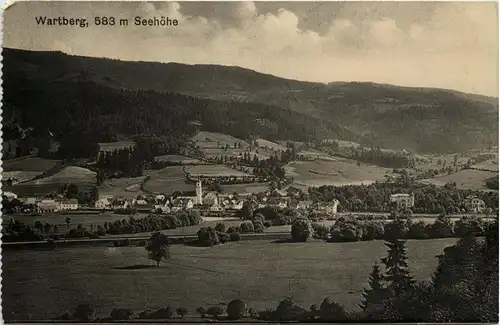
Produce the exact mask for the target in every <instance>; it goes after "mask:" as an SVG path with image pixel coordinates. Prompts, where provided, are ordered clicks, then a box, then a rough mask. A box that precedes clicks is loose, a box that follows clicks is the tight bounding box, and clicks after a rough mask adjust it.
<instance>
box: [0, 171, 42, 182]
mask: <svg viewBox="0 0 500 325" xmlns="http://www.w3.org/2000/svg"><path fill="white" fill-rule="evenodd" d="M42 173H43V172H39V171H38V172H37V171H20V170H17V171H10V172H2V179H7V178H11V179H13V180H15V182H27V181H31V180H32V179H33V178H35V177H36V176H38V175H41V174H42Z"/></svg>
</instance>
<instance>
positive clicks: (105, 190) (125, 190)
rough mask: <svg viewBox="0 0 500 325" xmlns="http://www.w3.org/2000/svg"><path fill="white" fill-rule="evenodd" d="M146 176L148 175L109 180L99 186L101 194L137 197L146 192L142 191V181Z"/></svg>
mask: <svg viewBox="0 0 500 325" xmlns="http://www.w3.org/2000/svg"><path fill="white" fill-rule="evenodd" d="M145 178H146V176H141V177H133V178H114V179H110V180H107V181H105V182H104V183H102V184H101V186H99V187H98V189H99V196H111V197H137V195H139V194H144V193H143V192H142V191H141V183H142V182H143V181H144V179H145Z"/></svg>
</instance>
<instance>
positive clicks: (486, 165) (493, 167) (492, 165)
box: [472, 160, 498, 172]
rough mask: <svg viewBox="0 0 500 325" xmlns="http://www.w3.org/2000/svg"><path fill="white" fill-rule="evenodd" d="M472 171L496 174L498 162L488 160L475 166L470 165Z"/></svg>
mask: <svg viewBox="0 0 500 325" xmlns="http://www.w3.org/2000/svg"><path fill="white" fill-rule="evenodd" d="M472 168H474V169H481V170H489V171H492V172H498V161H497V160H488V161H485V162H482V163H480V164H477V165H472Z"/></svg>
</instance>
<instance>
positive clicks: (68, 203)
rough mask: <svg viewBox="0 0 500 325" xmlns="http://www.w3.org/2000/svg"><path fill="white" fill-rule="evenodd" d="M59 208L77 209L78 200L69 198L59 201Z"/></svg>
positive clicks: (63, 209)
mask: <svg viewBox="0 0 500 325" xmlns="http://www.w3.org/2000/svg"><path fill="white" fill-rule="evenodd" d="M60 210H61V211H70V210H78V200H77V199H71V200H64V201H61V204H60Z"/></svg>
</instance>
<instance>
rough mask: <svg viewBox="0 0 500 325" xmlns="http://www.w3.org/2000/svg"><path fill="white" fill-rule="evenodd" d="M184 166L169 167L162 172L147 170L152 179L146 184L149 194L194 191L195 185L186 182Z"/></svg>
mask: <svg viewBox="0 0 500 325" xmlns="http://www.w3.org/2000/svg"><path fill="white" fill-rule="evenodd" d="M182 168H183V167H182V166H169V167H165V168H163V169H160V170H147V171H146V175H148V176H150V179H149V180H148V181H147V182H146V183H145V184H144V189H145V190H146V191H147V192H151V193H154V194H159V193H165V194H167V195H170V194H172V193H173V192H175V191H194V190H195V185H194V184H192V183H189V182H187V181H186V177H185V175H184V172H183V171H182Z"/></svg>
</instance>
